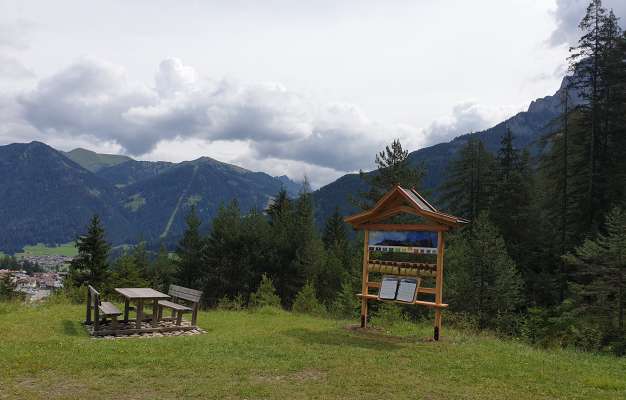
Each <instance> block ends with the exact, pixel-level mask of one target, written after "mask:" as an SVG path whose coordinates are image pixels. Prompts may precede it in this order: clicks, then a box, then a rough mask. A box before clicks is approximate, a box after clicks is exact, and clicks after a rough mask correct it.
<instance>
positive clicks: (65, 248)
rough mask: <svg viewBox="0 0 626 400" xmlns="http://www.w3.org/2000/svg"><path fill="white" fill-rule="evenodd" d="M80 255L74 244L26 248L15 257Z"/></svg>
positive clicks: (40, 244)
mask: <svg viewBox="0 0 626 400" xmlns="http://www.w3.org/2000/svg"><path fill="white" fill-rule="evenodd" d="M77 254H78V250H76V246H75V243H74V242H69V243H64V244H60V245H58V246H46V245H45V244H43V243H38V244H36V245H31V246H24V249H23V251H22V252H21V253H16V254H15V256H16V257H19V256H23V255H32V256H51V255H59V256H75V255H77Z"/></svg>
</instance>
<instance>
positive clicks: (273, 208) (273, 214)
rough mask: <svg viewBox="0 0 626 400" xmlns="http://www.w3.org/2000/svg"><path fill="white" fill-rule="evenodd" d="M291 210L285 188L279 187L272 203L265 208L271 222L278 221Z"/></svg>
mask: <svg viewBox="0 0 626 400" xmlns="http://www.w3.org/2000/svg"><path fill="white" fill-rule="evenodd" d="M290 210H291V200H290V199H289V196H288V195H287V190H285V188H284V187H283V188H281V189H280V191H279V192H278V194H277V195H276V197H275V198H274V200H273V201H272V203H271V204H270V205H269V207H268V208H267V210H266V213H267V215H269V217H270V221H271V222H272V223H276V222H278V221H280V219H281V218H282V217H283V216H284V215H285V214H287V213H289V212H290Z"/></svg>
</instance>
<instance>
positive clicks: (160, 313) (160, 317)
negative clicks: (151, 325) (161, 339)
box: [157, 306, 163, 321]
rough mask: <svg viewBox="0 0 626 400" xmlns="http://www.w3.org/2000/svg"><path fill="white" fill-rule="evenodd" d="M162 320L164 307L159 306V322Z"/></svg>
mask: <svg viewBox="0 0 626 400" xmlns="http://www.w3.org/2000/svg"><path fill="white" fill-rule="evenodd" d="M161 319H163V306H158V311H157V320H159V321H161Z"/></svg>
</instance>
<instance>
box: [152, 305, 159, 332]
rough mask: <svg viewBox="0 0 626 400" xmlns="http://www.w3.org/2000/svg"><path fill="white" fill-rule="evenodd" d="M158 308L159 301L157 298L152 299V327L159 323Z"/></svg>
mask: <svg viewBox="0 0 626 400" xmlns="http://www.w3.org/2000/svg"><path fill="white" fill-rule="evenodd" d="M158 309H159V301H158V300H157V299H154V301H153V302H152V326H153V327H155V326H157V325H158V324H159V315H158Z"/></svg>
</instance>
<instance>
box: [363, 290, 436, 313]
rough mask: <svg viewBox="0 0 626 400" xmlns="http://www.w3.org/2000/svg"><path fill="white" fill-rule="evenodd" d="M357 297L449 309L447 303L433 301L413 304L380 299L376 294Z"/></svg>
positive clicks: (417, 301)
mask: <svg viewBox="0 0 626 400" xmlns="http://www.w3.org/2000/svg"><path fill="white" fill-rule="evenodd" d="M357 296H358V297H360V298H361V301H367V300H377V301H386V302H390V303H399V304H414V305H416V306H425V307H433V308H436V309H439V308H447V307H448V305H447V304H445V303H441V304H437V303H433V302H432V301H422V300H415V301H414V302H413V303H407V302H406V301H398V300H385V299H379V298H378V296H376V295H375V294H367V295H363V294H361V293H358V294H357Z"/></svg>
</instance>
